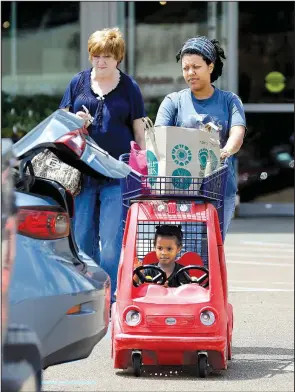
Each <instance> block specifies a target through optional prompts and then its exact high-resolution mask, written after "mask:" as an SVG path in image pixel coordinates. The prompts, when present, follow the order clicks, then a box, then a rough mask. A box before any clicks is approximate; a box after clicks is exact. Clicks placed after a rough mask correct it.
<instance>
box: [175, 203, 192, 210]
mask: <svg viewBox="0 0 295 392" xmlns="http://www.w3.org/2000/svg"><path fill="white" fill-rule="evenodd" d="M178 209H179V211H180V212H189V210H190V204H187V203H183V204H179V205H178Z"/></svg>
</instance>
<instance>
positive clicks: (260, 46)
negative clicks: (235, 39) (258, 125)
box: [239, 1, 294, 103]
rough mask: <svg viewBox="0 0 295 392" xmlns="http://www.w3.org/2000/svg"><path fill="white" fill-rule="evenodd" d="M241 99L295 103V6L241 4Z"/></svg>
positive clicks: (247, 101) (251, 101)
mask: <svg viewBox="0 0 295 392" xmlns="http://www.w3.org/2000/svg"><path fill="white" fill-rule="evenodd" d="M239 95H240V96H241V98H242V100H243V102H244V103H249V102H250V103H288V102H292V103H293V101H294V2H284V1H280V2H269V3H267V6H266V5H265V3H262V2H256V3H255V7H253V3H251V2H246V1H245V2H244V1H242V2H239Z"/></svg>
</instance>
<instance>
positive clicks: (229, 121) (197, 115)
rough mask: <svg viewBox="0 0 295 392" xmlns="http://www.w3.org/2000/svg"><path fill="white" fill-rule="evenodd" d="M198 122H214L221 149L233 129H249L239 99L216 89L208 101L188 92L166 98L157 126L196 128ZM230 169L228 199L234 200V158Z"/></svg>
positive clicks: (230, 160)
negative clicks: (237, 126)
mask: <svg viewBox="0 0 295 392" xmlns="http://www.w3.org/2000/svg"><path fill="white" fill-rule="evenodd" d="M213 87H214V86H213ZM198 120H201V121H202V122H204V123H208V122H210V121H211V122H213V123H214V124H215V125H216V126H217V127H218V130H219V139H220V145H221V148H222V147H224V146H225V144H226V142H227V139H228V137H229V131H230V129H231V127H233V126H235V125H242V126H244V127H246V119H245V113H244V109H243V104H242V102H241V100H240V98H239V97H238V96H237V95H236V94H234V93H232V92H229V91H223V90H220V89H218V88H217V87H214V93H213V95H212V96H211V97H210V98H207V99H197V98H195V96H194V95H193V94H192V92H191V90H190V89H189V88H187V89H184V90H181V91H179V92H174V93H172V94H169V95H167V96H166V97H165V98H164V100H163V102H162V103H161V105H160V107H159V110H158V113H157V118H156V122H155V126H160V125H164V126H165V125H166V126H176V127H187V128H194V127H195V124H196V122H197V121H198ZM228 165H229V175H228V179H227V187H226V194H225V197H226V198H230V197H233V196H234V195H235V193H236V191H237V183H236V178H235V168H234V157H233V156H231V157H230V158H229V159H228Z"/></svg>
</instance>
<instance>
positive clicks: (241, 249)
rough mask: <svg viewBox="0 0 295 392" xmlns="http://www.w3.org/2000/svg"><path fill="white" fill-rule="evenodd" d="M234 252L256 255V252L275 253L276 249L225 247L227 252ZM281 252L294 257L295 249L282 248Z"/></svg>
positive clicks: (239, 246)
mask: <svg viewBox="0 0 295 392" xmlns="http://www.w3.org/2000/svg"><path fill="white" fill-rule="evenodd" d="M227 250H228V251H229V252H230V251H232V252H240V253H241V252H245V253H249V254H251V253H255V252H264V253H265V252H273V251H274V249H272V248H267V247H256V248H254V249H253V247H251V248H250V247H249V246H243V245H238V246H236V245H229V246H225V251H227ZM280 252H285V253H291V254H292V255H294V249H293V248H280Z"/></svg>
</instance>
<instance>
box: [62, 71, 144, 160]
mask: <svg viewBox="0 0 295 392" xmlns="http://www.w3.org/2000/svg"><path fill="white" fill-rule="evenodd" d="M91 70H92V68H90V69H87V70H84V71H81V72H79V73H78V74H77V75H75V76H74V77H73V79H72V80H71V81H70V83H69V85H68V87H67V89H66V91H65V94H64V96H63V99H62V101H61V103H60V105H59V108H60V109H63V108H66V107H69V108H70V109H69V110H70V111H71V112H72V113H77V112H78V111H80V110H81V111H83V108H82V105H84V106H86V107H87V109H88V110H89V112H90V114H91V115H92V117H94V121H93V123H92V124H91V125H90V126H89V127H88V128H87V129H88V132H89V135H90V136H91V137H92V138H93V139H94V140H95V142H96V143H97V144H98V145H99V146H100V147H101V148H103V149H104V150H106V151H108V152H109V154H110V155H112V156H113V157H114V158H116V159H118V158H119V156H120V155H121V154H125V153H129V152H130V142H131V141H132V140H134V134H133V121H134V120H136V119H138V118H141V117H145V115H146V114H145V109H144V103H143V98H142V95H141V91H140V89H139V87H138V84H137V83H136V82H135V80H134V79H133V78H132V77H130V76H129V75H127V74H125V73H123V72H122V71H120V81H119V83H118V85H117V86H116V88H115V89H113V90H112V91H110V92H109V93H108V94H105V95H103V96H102V97H100V96H99V95H98V94H95V93H94V91H93V90H92V88H91Z"/></svg>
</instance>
